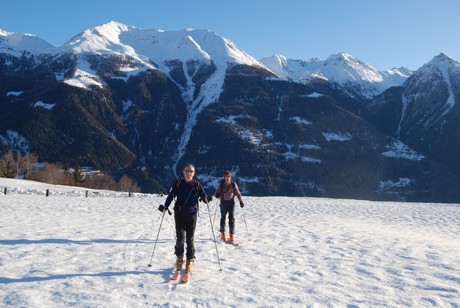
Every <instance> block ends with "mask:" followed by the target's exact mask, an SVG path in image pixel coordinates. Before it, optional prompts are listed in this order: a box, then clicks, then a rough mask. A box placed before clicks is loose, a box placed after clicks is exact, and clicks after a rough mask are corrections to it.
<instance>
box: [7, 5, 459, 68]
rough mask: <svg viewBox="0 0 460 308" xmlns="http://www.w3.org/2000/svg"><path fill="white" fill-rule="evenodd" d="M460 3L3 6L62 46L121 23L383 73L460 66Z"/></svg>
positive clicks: (17, 28)
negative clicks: (447, 63) (436, 61)
mask: <svg viewBox="0 0 460 308" xmlns="http://www.w3.org/2000/svg"><path fill="white" fill-rule="evenodd" d="M459 12H460V1H458V0H437V1H435V0H432V1H431V0H347V1H345V0H321V1H316V0H315V1H310V0H278V1H275V0H232V1H219V0H193V1H192V0H165V1H157V0H124V1H121V0H78V1H68V0H40V1H37V0H2V1H1V3H0V29H3V30H5V31H8V32H19V33H31V34H35V35H37V36H38V37H40V38H42V39H44V40H46V41H48V42H49V43H51V44H53V45H54V46H61V45H63V44H64V43H65V42H66V41H68V40H70V39H71V38H72V37H73V36H74V35H77V34H79V33H81V32H83V31H84V30H86V29H88V28H92V27H95V26H98V25H101V24H104V23H107V22H109V21H112V20H114V21H118V22H121V23H124V24H127V25H132V26H137V27H140V28H144V29H163V30H168V31H175V30H182V29H185V28H193V29H209V30H211V31H213V32H215V33H217V34H218V35H220V36H222V37H225V38H227V39H230V40H231V41H233V42H234V43H235V44H237V45H238V47H240V48H241V49H243V50H244V51H246V52H247V53H249V54H250V55H252V56H253V57H255V58H256V59H260V58H262V57H267V56H272V55H274V54H282V55H284V56H286V57H287V58H292V59H302V60H309V59H310V58H312V57H316V58H319V59H321V60H325V59H326V58H327V57H329V56H330V55H332V54H335V53H339V52H347V53H349V54H351V55H353V56H355V57H357V58H359V59H361V60H363V61H365V62H368V63H369V64H371V65H372V66H374V67H375V68H377V69H379V70H387V69H390V68H393V67H400V66H406V67H408V68H410V69H412V70H415V69H418V68H420V67H421V66H422V65H423V64H425V63H427V62H428V61H430V60H431V59H432V58H433V57H434V56H436V55H437V54H439V53H440V52H444V53H446V54H447V55H449V56H451V57H452V58H454V59H455V60H457V61H460V18H459V15H458V14H459Z"/></svg>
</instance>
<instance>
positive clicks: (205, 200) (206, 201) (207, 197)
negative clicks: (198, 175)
mask: <svg viewBox="0 0 460 308" xmlns="http://www.w3.org/2000/svg"><path fill="white" fill-rule="evenodd" d="M200 201H202V202H204V203H209V202H211V201H212V196H208V195H204V196H201V197H200Z"/></svg>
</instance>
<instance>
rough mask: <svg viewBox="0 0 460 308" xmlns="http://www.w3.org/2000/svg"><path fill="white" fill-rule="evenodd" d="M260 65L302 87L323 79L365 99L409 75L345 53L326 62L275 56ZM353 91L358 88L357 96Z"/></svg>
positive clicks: (264, 60)
mask: <svg viewBox="0 0 460 308" xmlns="http://www.w3.org/2000/svg"><path fill="white" fill-rule="evenodd" d="M260 62H262V63H263V64H264V65H265V66H267V67H268V68H269V69H270V70H271V71H272V72H274V73H275V74H277V75H278V76H279V77H280V78H284V79H289V80H293V81H296V82H302V83H308V82H309V81H310V80H311V79H312V78H323V79H327V80H330V81H332V82H335V83H337V84H339V85H340V86H341V87H342V88H343V89H344V90H345V91H346V92H348V94H349V95H351V96H356V94H360V95H361V96H363V97H365V98H368V99H369V98H372V97H374V96H376V95H378V94H380V93H381V92H383V91H384V90H386V89H388V88H390V87H392V86H399V85H401V84H402V83H403V82H404V81H405V80H406V79H407V78H408V77H409V76H410V75H411V71H410V70H408V69H407V68H399V69H396V68H394V69H392V70H388V71H383V72H381V71H377V70H376V69H375V68H374V67H372V66H371V65H370V64H368V63H365V62H363V61H361V60H359V59H357V58H355V57H353V56H351V55H349V54H347V53H339V54H334V55H331V56H330V57H329V58H327V59H326V60H325V61H321V60H319V59H311V60H309V61H302V60H292V59H287V58H286V57H284V56H282V55H275V56H272V57H268V58H263V59H261V60H260ZM356 87H359V89H358V91H357V92H356Z"/></svg>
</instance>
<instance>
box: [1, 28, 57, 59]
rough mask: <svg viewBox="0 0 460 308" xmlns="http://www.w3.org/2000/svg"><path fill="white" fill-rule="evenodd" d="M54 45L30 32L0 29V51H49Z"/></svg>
mask: <svg viewBox="0 0 460 308" xmlns="http://www.w3.org/2000/svg"><path fill="white" fill-rule="evenodd" d="M53 49H54V46H53V45H51V44H49V43H48V42H46V41H45V40H42V39H41V38H39V37H37V36H35V35H32V34H22V33H13V32H7V31H4V30H2V29H0V51H1V52H8V51H11V52H16V53H21V52H29V53H50V52H52V50H53Z"/></svg>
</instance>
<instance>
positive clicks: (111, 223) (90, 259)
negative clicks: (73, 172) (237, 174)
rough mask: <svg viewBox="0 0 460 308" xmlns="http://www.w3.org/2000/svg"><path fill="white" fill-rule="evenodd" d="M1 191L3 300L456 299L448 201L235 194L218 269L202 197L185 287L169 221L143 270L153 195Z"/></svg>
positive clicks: (352, 302) (457, 211) (268, 303)
mask: <svg viewBox="0 0 460 308" xmlns="http://www.w3.org/2000/svg"><path fill="white" fill-rule="evenodd" d="M31 185H33V187H34V188H33V189H31V187H32V186H31ZM3 187H8V194H7V195H3ZM18 187H21V189H20V190H19V189H18ZM0 188H2V190H1V192H2V195H0V210H1V213H2V214H1V216H0V234H1V238H0V300H1V301H0V305H1V306H2V307H9V306H11V307H69V306H72V307H197V306H198V307H217V306H234V307H245V306H246V307H247V306H251V307H306V306H307V307H369V306H373V307H375V306H377V307H401V306H411V307H432V306H437V307H460V241H459V234H460V205H458V204H429V203H392V202H369V201H359V200H344V199H321V198H289V197H257V198H256V197H246V202H245V204H246V207H245V208H244V214H245V217H246V222H247V224H248V225H247V226H248V232H247V231H246V228H245V224H244V219H243V212H242V211H241V209H240V208H237V209H236V217H235V218H236V227H237V234H236V236H237V239H238V241H239V242H240V246H239V247H233V246H231V245H226V244H224V243H222V242H218V243H217V249H218V252H219V256H220V263H221V266H222V272H220V271H219V263H218V260H217V256H216V248H215V244H214V242H213V241H212V240H211V239H212V237H213V235H212V233H211V227H210V215H211V217H214V213H215V206H216V205H217V203H216V202H215V201H213V202H211V204H210V206H209V209H210V211H209V212H208V208H207V207H206V205H204V204H202V205H201V208H200V216H199V219H198V224H197V232H196V237H195V242H196V249H197V251H196V257H197V259H196V262H195V267H194V272H193V273H192V277H191V281H190V283H189V284H188V285H174V284H170V283H169V281H168V280H169V275H170V274H171V272H172V269H173V264H174V260H175V257H174V255H173V246H174V226H173V218H172V216H169V215H165V216H164V220H163V224H162V227H161V229H160V233H159V238H158V242H157V246H156V249H155V253H154V255H153V259H152V267H148V266H147V265H148V264H149V263H150V259H151V256H152V251H153V248H154V244H155V239H156V236H157V234H158V230H159V226H160V222H161V217H162V215H161V213H160V212H158V211H157V207H158V204H160V203H163V201H164V199H165V197H164V196H156V195H145V194H136V195H134V197H131V198H129V197H127V194H124V195H123V194H120V193H118V194H115V193H113V194H110V193H107V194H104V193H100V194H99V195H98V196H95V195H94V194H90V196H89V197H87V198H85V194H84V190H83V189H79V188H66V187H64V186H51V185H47V184H40V183H35V182H25V181H18V180H7V179H2V178H0ZM46 188H49V189H50V191H51V194H50V196H49V197H45V195H44V191H45V189H46ZM218 221H219V213H217V219H216V220H215V222H214V227H215V229H216V230H215V235H216V237H217V236H218V232H217V225H218Z"/></svg>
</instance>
